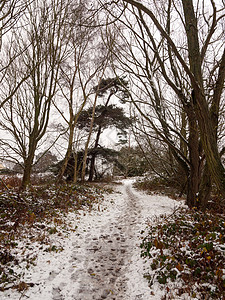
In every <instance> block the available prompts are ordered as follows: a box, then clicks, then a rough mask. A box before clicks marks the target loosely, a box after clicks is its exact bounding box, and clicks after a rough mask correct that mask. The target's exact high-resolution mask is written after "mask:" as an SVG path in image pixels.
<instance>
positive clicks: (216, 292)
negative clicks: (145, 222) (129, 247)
mask: <svg viewBox="0 0 225 300" xmlns="http://www.w3.org/2000/svg"><path fill="white" fill-rule="evenodd" d="M142 234H143V241H142V243H141V249H142V250H141V251H142V252H141V256H142V257H143V258H145V259H146V260H147V261H148V262H149V266H150V269H149V272H147V273H146V274H145V277H146V278H147V279H148V281H149V285H150V287H152V286H153V284H154V283H155V282H158V283H159V284H161V285H165V286H166V291H167V294H166V295H165V298H164V299H176V298H177V297H178V296H181V295H184V294H186V295H188V297H189V298H190V299H191V298H195V297H196V298H197V299H205V300H207V299H225V217H224V215H219V214H215V213H213V214H212V213H210V211H208V212H204V213H202V212H199V211H196V210H190V209H186V208H179V209H177V210H176V211H175V212H174V213H173V214H172V215H170V216H161V217H160V218H158V219H156V220H154V223H153V225H149V226H148V227H147V229H146V231H145V232H142Z"/></svg>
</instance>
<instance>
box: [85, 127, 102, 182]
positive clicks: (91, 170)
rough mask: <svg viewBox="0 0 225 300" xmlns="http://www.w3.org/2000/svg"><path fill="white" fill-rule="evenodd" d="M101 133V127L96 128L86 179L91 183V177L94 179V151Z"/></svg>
mask: <svg viewBox="0 0 225 300" xmlns="http://www.w3.org/2000/svg"><path fill="white" fill-rule="evenodd" d="M101 131H102V127H101V125H100V126H99V128H98V132H97V135H96V139H95V146H94V149H93V154H92V157H91V164H90V170H89V178H88V181H92V180H93V177H94V169H95V158H96V150H97V147H98V143H99V139H100V135H101Z"/></svg>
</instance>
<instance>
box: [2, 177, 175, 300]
mask: <svg viewBox="0 0 225 300" xmlns="http://www.w3.org/2000/svg"><path fill="white" fill-rule="evenodd" d="M175 205H176V201H175V200H172V199H169V198H168V197H164V196H157V195H153V196H150V195H146V194H145V193H141V192H138V191H136V190H135V189H134V188H133V187H132V180H123V181H122V184H119V185H117V186H116V187H115V193H112V194H108V195H106V196H105V200H104V201H103V202H102V203H101V204H100V205H99V206H98V207H96V209H94V210H92V211H91V212H89V211H86V212H85V211H81V212H80V215H76V213H68V215H67V217H66V220H67V222H69V223H71V224H72V227H73V228H74V229H75V230H74V232H70V233H69V234H68V235H67V236H65V235H61V236H60V235H55V236H53V237H52V238H53V240H52V241H50V242H51V243H52V244H53V243H54V244H55V243H56V244H59V245H60V246H62V248H63V249H64V250H63V251H62V252H56V253H54V252H45V251H42V252H40V253H39V254H38V257H37V261H36V266H33V267H32V268H31V269H28V270H27V269H26V268H25V275H24V280H25V282H32V283H33V286H32V287H30V288H29V289H28V290H26V291H25V293H24V294H22V295H20V294H18V292H17V291H13V290H11V291H6V292H4V293H3V295H0V298H1V300H18V299H21V300H23V299H29V300H101V299H108V300H159V299H161V295H162V293H161V290H160V288H159V287H156V289H154V293H152V292H151V291H150V289H149V287H148V283H147V280H145V279H144V278H143V275H144V273H145V267H146V270H149V266H148V265H145V264H144V262H143V260H142V258H140V247H139V246H140V242H141V234H140V231H141V230H142V229H145V225H146V221H147V219H149V218H150V219H151V218H152V217H154V216H157V215H160V214H165V213H169V212H172V211H173V209H174V206H175ZM54 238H55V241H54Z"/></svg>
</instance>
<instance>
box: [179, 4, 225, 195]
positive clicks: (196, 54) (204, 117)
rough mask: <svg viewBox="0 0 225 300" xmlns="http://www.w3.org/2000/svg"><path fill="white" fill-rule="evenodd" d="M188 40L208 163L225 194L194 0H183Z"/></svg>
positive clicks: (216, 181)
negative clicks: (205, 81) (204, 85)
mask: <svg viewBox="0 0 225 300" xmlns="http://www.w3.org/2000/svg"><path fill="white" fill-rule="evenodd" d="M182 3H183V10H184V16H185V24H186V33H187V40H188V54H189V63H190V70H191V72H192V73H193V75H194V78H195V81H194V80H193V79H192V88H193V101H194V104H195V109H196V116H197V119H198V124H199V129H200V137H201V141H202V146H203V149H204V152H205V156H206V161H207V165H208V168H209V171H210V174H211V176H212V180H213V181H214V182H215V184H216V186H217V188H218V190H219V191H220V192H221V194H223V195H224V196H225V169H224V167H223V165H222V163H221V160H220V156H219V152H218V147H217V139H216V132H215V128H213V124H212V121H211V117H210V112H209V107H208V104H207V101H206V98H205V95H204V88H203V79H202V71H201V61H202V60H201V55H200V49H199V40H198V27H197V20H196V17H195V12H194V7H193V0H182Z"/></svg>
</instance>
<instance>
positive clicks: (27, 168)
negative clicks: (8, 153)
mask: <svg viewBox="0 0 225 300" xmlns="http://www.w3.org/2000/svg"><path fill="white" fill-rule="evenodd" d="M33 160H34V153H31V154H30V155H29V156H28V157H27V159H26V160H25V162H24V171H23V179H22V183H21V187H20V189H21V190H24V189H25V188H26V187H27V186H28V185H29V184H30V177H31V171H32V165H33Z"/></svg>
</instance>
